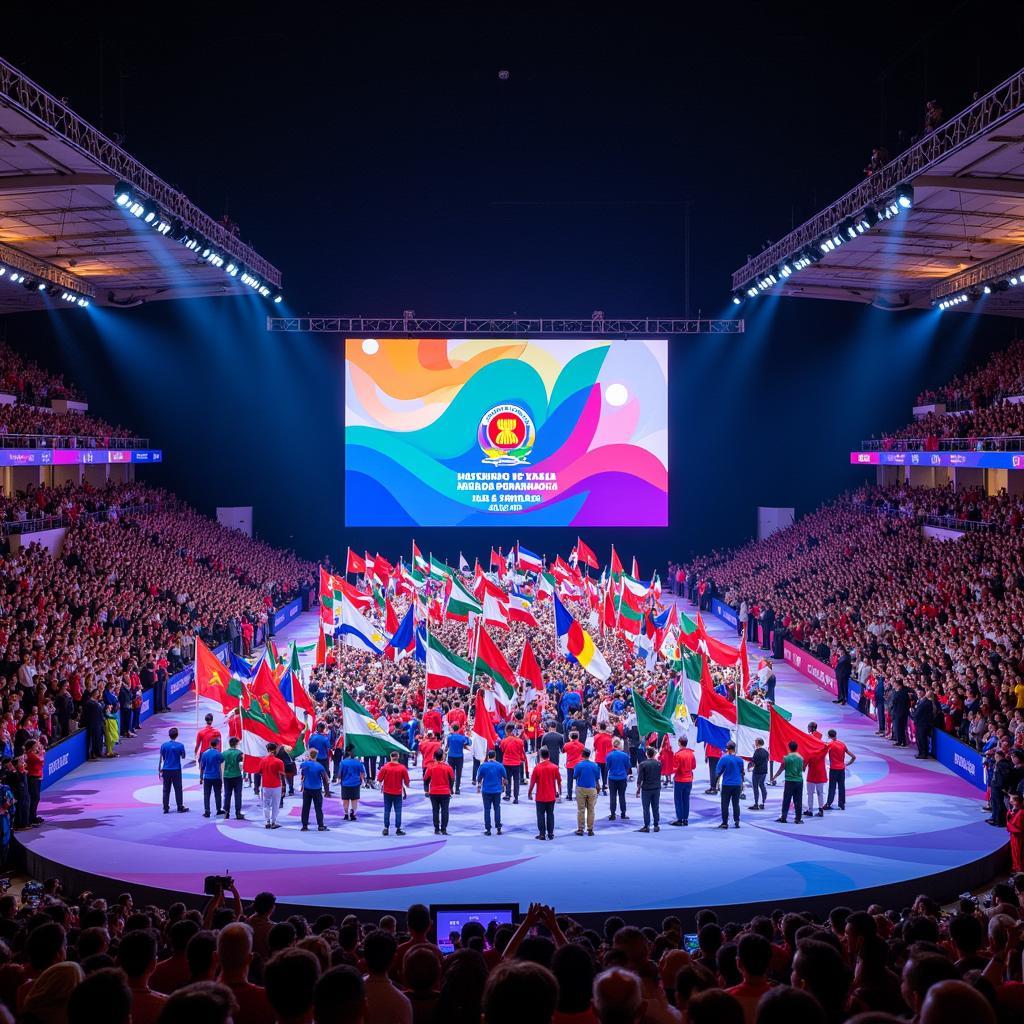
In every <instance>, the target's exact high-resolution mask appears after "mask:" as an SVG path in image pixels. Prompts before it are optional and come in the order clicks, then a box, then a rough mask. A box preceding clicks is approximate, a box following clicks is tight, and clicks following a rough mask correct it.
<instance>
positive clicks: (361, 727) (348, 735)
mask: <svg viewBox="0 0 1024 1024" xmlns="http://www.w3.org/2000/svg"><path fill="white" fill-rule="evenodd" d="M341 706H342V716H343V718H342V728H343V729H344V730H345V746H346V747H351V748H352V749H353V752H354V753H355V755H356V757H380V756H383V757H387V756H388V754H390V753H391V751H392V750H397V751H398V752H399V753H400V754H411V753H412V751H411V750H409V748H408V747H406V746H403V745H402V744H401V743H399V742H398V741H397V740H394V739H392V738H391V737H390V736H389V735H388V733H386V732H385V731H384V730H383V729H382V728H381V727H380V726H379V725H378V724H377V721H376V719H375V718H374V717H373V715H371V714H370V712H369V711H367V710H366V708H364V707H363V705H362V704H360V703H359V701H357V700H356V699H355V697H353V696H352V695H351V694H350V693H349V692H348V690H342V691H341Z"/></svg>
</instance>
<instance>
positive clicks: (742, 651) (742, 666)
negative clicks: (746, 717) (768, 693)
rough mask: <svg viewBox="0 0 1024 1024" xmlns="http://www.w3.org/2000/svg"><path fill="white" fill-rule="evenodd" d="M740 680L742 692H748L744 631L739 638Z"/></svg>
mask: <svg viewBox="0 0 1024 1024" xmlns="http://www.w3.org/2000/svg"><path fill="white" fill-rule="evenodd" d="M740 679H741V681H742V683H743V692H744V693H749V692H750V662H749V661H748V660H747V631H746V630H744V631H743V634H742V635H741V636H740Z"/></svg>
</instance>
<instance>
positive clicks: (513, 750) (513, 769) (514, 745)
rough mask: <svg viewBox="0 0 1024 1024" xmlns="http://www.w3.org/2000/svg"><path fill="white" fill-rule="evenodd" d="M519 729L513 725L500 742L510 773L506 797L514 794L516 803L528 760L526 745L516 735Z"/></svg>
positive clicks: (502, 755)
mask: <svg viewBox="0 0 1024 1024" xmlns="http://www.w3.org/2000/svg"><path fill="white" fill-rule="evenodd" d="M518 731H519V730H518V728H517V727H516V726H514V725H513V726H512V727H511V728H510V729H509V732H508V735H507V736H506V737H505V738H504V739H503V740H502V741H501V744H500V745H501V763H502V764H503V765H504V766H505V771H506V772H507V773H508V778H506V779H505V799H506V800H508V799H510V798H512V796H513V794H514V799H512V803H514V804H517V803H519V786H520V784H521V783H522V781H523V765H524V763H525V762H526V747H525V746H524V745H523V741H522V740H521V739H520V738H519V737H518V736H517V735H516V734H517V733H518ZM552 767H554V765H552Z"/></svg>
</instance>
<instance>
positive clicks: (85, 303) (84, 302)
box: [78, 299, 89, 309]
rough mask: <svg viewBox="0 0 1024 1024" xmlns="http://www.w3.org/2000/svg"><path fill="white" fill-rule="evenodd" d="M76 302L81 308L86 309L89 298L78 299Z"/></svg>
mask: <svg viewBox="0 0 1024 1024" xmlns="http://www.w3.org/2000/svg"><path fill="white" fill-rule="evenodd" d="M78 304H79V305H80V306H81V307H82V309H88V308H89V300H88V299H79V300H78Z"/></svg>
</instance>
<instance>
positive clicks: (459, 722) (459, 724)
mask: <svg viewBox="0 0 1024 1024" xmlns="http://www.w3.org/2000/svg"><path fill="white" fill-rule="evenodd" d="M466 718H467V715H466V709H465V708H464V707H461V706H460V705H458V704H456V705H455V707H453V708H452V709H451V711H449V712H448V728H449V729H455V728H459V729H462V728H464V726H465V725H466Z"/></svg>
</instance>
